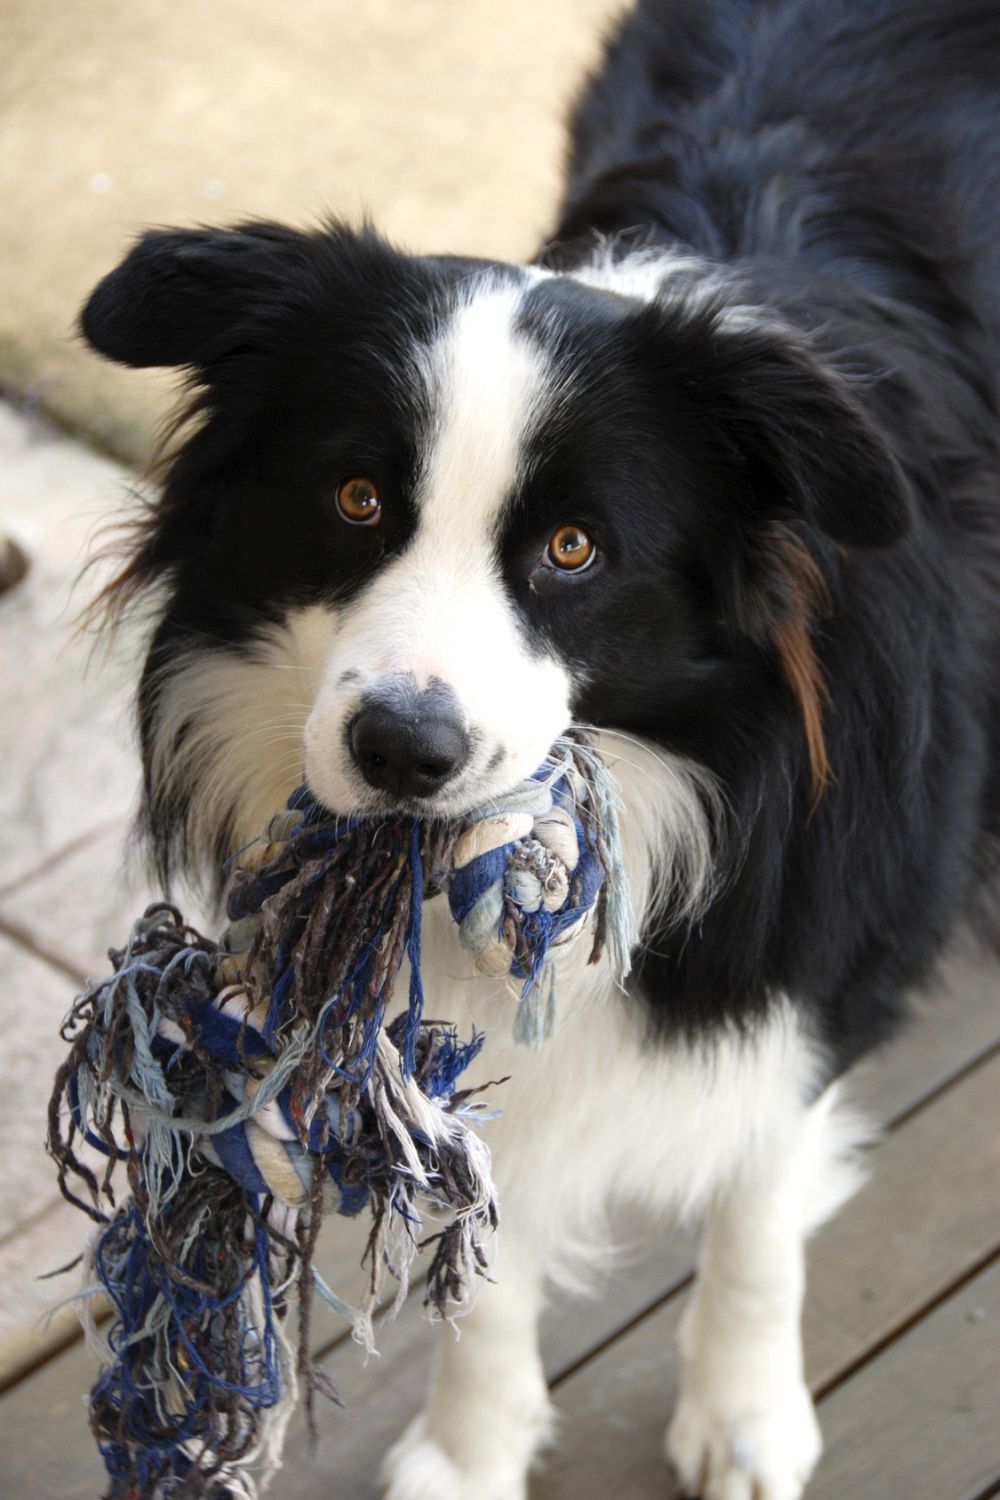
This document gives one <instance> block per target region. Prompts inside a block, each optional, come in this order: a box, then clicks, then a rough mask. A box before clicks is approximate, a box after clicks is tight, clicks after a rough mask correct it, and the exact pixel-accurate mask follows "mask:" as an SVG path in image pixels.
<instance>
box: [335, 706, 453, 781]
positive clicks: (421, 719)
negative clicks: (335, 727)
mask: <svg viewBox="0 0 1000 1500" xmlns="http://www.w3.org/2000/svg"><path fill="white" fill-rule="evenodd" d="M424 697H425V698H426V697H428V695H424ZM348 741H349V744H350V749H351V754H352V755H353V757H354V760H355V762H356V764H357V765H358V767H359V768H360V771H361V774H362V776H363V777H364V778H365V780H366V781H367V782H368V785H369V786H373V787H375V788H377V790H379V791H381V792H392V793H393V794H394V795H395V796H397V797H429V796H430V795H431V794H432V793H433V792H436V791H439V790H440V788H441V787H443V786H444V784H445V782H446V781H449V780H450V779H451V778H452V777H453V776H455V775H457V773H458V772H459V771H460V770H461V769H462V767H463V766H464V765H465V763H466V761H467V760H468V758H469V741H468V736H467V735H466V733H465V730H464V728H463V726H462V723H461V720H460V719H459V718H458V716H457V714H456V713H454V712H452V711H451V710H450V709H449V708H448V707H446V706H444V705H443V704H441V703H440V702H438V701H433V700H432V701H430V702H427V703H426V704H424V703H422V702H421V699H420V698H417V699H416V700H415V701H414V702H412V703H411V704H408V705H407V706H406V707H405V708H402V707H398V708H397V707H394V706H392V705H391V704H387V703H379V702H374V703H370V704H368V705H367V706H366V707H362V709H361V711H360V713H358V714H357V716H356V717H355V719H354V722H353V723H352V725H351V728H350V733H349V735H348Z"/></svg>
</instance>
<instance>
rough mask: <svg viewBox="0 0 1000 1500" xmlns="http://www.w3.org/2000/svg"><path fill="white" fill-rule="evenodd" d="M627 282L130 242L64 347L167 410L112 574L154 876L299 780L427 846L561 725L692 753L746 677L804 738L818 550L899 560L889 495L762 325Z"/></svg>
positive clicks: (868, 451)
mask: <svg viewBox="0 0 1000 1500" xmlns="http://www.w3.org/2000/svg"><path fill="white" fill-rule="evenodd" d="M647 279H649V278H647ZM650 284H651V285H652V281H651V282H650ZM627 285H628V283H627V282H625V281H621V280H616V279H615V277H614V276H610V275H609V276H602V275H600V274H588V273H586V272H584V273H580V274H577V275H573V274H568V275H564V274H555V273H552V272H548V271H544V270H541V269H538V268H523V267H511V266H498V265H492V264H489V263H486V262H481V261H471V260H461V259H455V258H448V257H411V256H406V255H402V254H400V253H398V252H396V251H395V250H393V249H392V248H390V247H389V246H388V245H386V243H385V242H384V241H382V240H381V239H380V238H378V236H376V235H375V234H374V233H371V232H367V231H366V232H361V233H354V232H351V231H348V230H346V229H343V228H341V227H337V226H331V227H328V228H326V229H323V230H321V231H317V232H313V233H303V232H298V231H294V230H290V229H285V228H281V227H279V226H275V225H269V224H251V225H247V226H244V227H241V228H237V229H234V230H229V231H219V230H192V231H157V232H153V233H150V234H147V235H146V236H145V237H144V238H143V239H142V240H141V241H140V242H139V243H138V244H137V245H136V247H135V248H134V249H133V250H132V252H131V253H130V254H129V256H128V257H127V258H126V260H125V261H124V262H123V263H122V265H121V266H119V267H118V268H117V270H115V271H113V272H112V273H111V274H110V275H109V276H108V277H107V278H106V279H105V280H104V281H103V282H102V283H101V285H100V286H99V287H98V288H97V290H96V291H95V293H94V294H93V296H92V297H91V299H90V301H89V303H88V305H87V307H86V309H85V311H84V314H83V319H82V327H83V331H84V333H85V336H86V337H87V339H88V340H89V341H90V343H91V344H92V345H93V346H94V347H95V348H96V349H98V350H99V351H100V352H101V353H103V354H105V355H108V356H109V357H111V358H112V359H116V360H119V361H121V362H122V363H125V364H130V365H135V366H147V365H177V366H186V367H188V368H189V370H190V372H191V375H192V380H193V384H194V390H195V398H194V415H195V419H196V420H195V423H194V425H193V427H192V430H191V435H190V436H189V437H188V438H187V440H186V442H185V443H184V444H183V445H182V446H181V447H180V448H179V450H178V452H177V453H176V456H175V457H174V458H173V459H172V460H171V462H170V465H169V468H168V469H167V472H166V482H165V486H164V489H163V493H162V496H161V497H160V498H159V499H158V500H157V501H156V502H155V504H154V505H153V507H152V509H151V511H150V515H149V519H148V522H147V523H146V525H145V527H144V529H143V530H142V531H141V533H140V535H139V540H138V543H137V547H136V551H135V554H134V556H133V558H132V560H131V562H130V564H129V567H128V568H127V569H126V573H125V575H124V576H125V578H126V580H127V585H126V586H132V587H135V586H145V585H147V584H155V585H159V586H160V588H161V589H162V605H163V612H162V617H161V620H160V624H159V627H158V629H157V631H156V633H155V636H154V639H153V643H152V647H151V651H150V655H149V660H148V662H147V666H146V671H145V675H144V681H143V687H142V692H141V721H142V728H143V740H144V749H145V758H146V769H147V792H148V809H149V821H150V826H151V828H152V831H153V833H154V836H155V838H156V841H157V844H158V847H159V851H160V855H161V863H162V864H163V865H164V866H166V865H168V864H169V863H170V859H171V856H172V855H173V854H179V855H180V856H181V857H182V858H183V859H185V860H187V861H189V862H196V861H198V860H204V859H207V860H208V862H209V864H214V863H215V862H216V861H218V859H219V858H220V857H221V856H222V855H224V854H225V852H227V851H228V849H229V848H231V847H232V846H233V844H234V843H237V842H239V841H240V840H243V839H246V838H248V837H251V836H252V835H253V834H254V833H256V832H257V830H258V827H259V826H260V823H261V822H262V821H263V820H264V819H265V818H266V816H267V815H268V813H269V812H270V811H272V810H273V808H274V806H275V805H280V801H281V798H282V796H283V795H284V793H285V792H287V790H288V789H289V788H290V787H291V786H294V785H295V783H296V782H297V781H298V780H300V779H301V778H302V776H303V773H304V774H305V776H306V777H307V779H308V781H309V782H310V784H311V786H312V788H313V789H314V791H315V792H316V793H317V795H318V796H319V797H320V798H321V799H322V800H323V801H324V802H325V803H327V804H328V805H329V806H330V808H331V809H333V810H335V811H340V812H354V811H372V812H378V811H380V810H387V809H389V808H397V807H404V808H407V809H410V810H419V811H422V812H425V813H429V814H432V815H434V814H441V815H451V814H457V813H461V812H462V811H463V810H465V809H468V808H471V807H473V806H477V805H480V804H482V803H484V802H487V801H488V800H489V799H490V798H491V797H492V796H494V795H496V794H498V793H501V792H503V791H504V790H506V789H507V788H509V787H510V786H511V785H513V784H514V783H515V782H517V781H518V780H520V779H521V778H522V777H524V776H525V775H527V774H529V773H530V772H532V771H533V770H535V769H536V767H537V766H538V765H539V764H540V763H541V762H542V761H543V760H544V758H545V755H546V752H547V750H548V748H549V746H550V743H551V741H552V740H553V738H554V737H555V736H556V735H557V734H558V733H559V732H560V731H561V730H563V729H564V728H565V727H566V726H567V724H569V723H570V722H571V721H573V720H586V721H590V722H593V723H596V724H598V725H604V726H613V727H615V728H617V729H619V730H622V731H624V732H626V733H638V734H640V735H643V736H651V737H652V738H654V739H657V740H659V741H660V742H661V743H663V744H666V745H670V746H673V747H674V748H676V749H678V750H680V751H682V752H683V753H686V754H693V755H701V754H702V753H703V750H704V745H705V743H706V742H708V741H711V739H712V737H715V738H716V739H717V740H720V741H722V740H725V739H726V738H727V737H731V736H732V734H733V733H734V730H733V725H734V724H735V723H736V722H737V721H738V720H743V719H745V718H746V717H747V714H748V713H749V714H750V716H751V717H752V714H753V712H754V708H753V701H752V700H753V694H754V693H755V692H758V691H760V692H765V691H767V690H771V691H773V684H774V680H775V669H776V666H777V669H778V671H779V673H780V671H781V670H782V669H783V670H784V673H785V677H786V679H787V684H788V685H790V687H791V692H792V697H793V698H794V699H795V700H796V701H797V703H798V707H799V710H800V711H801V713H802V715H803V717H805V718H808V715H809V713H810V712H812V713H813V714H814V715H815V713H816V712H818V709H817V702H818V695H819V693H820V691H821V684H820V683H819V675H818V671H817V670H815V662H814V661H813V659H812V657H811V654H810V648H809V628H810V623H811V621H810V618H809V617H810V614H811V612H814V610H815V608H816V605H817V599H818V598H819V596H820V594H821V593H822V583H821V578H820V573H819V566H818V564H817V562H816V557H815V553H816V551H817V549H818V551H819V552H820V553H822V551H823V548H824V547H825V548H827V549H828V550H829V549H830V548H831V546H832V544H839V545H840V546H843V547H848V548H851V547H869V546H878V545H882V544H885V543H887V542H890V541H892V540H894V539H895V538H896V537H897V536H898V535H899V534H901V532H902V531H903V530H904V528H905V526H906V520H907V513H908V502H907V496H906V491H905V485H904V482H903V480H902V478H901V476H900V473H899V471H898V469H897V467H896V465H895V463H894V461H893V459H892V457H891V456H890V454H889V452H888V450H887V449H886V447H885V446H884V445H883V443H882V442H881V440H880V439H879V437H878V436H877V435H876V433H875V431H874V430H873V428H872V427H871V426H870V424H869V423H868V421H867V420H866V418H865V417H864V415H863V414H862V412H861V411H860V409H859V408H858V407H857V406H856V405H855V403H854V402H853V400H852V399H851V397H850V395H849V394H848V392H847V390H846V388H845V387H844V386H843V385H842V384H841V383H840V382H839V381H838V380H837V379H836V378H835V377H834V376H832V375H831V374H830V373H829V372H827V371H825V370H824V369H822V368H821V367H820V366H819V365H818V364H816V363H815V362H813V360H812V359H811V358H810V357H809V356H808V355H807V354H806V353H804V352H803V350H802V349H801V348H800V347H798V346H797V344H796V343H795V342H794V340H792V339H791V338H789V337H788V336H787V335H786V334H785V333H783V332H782V331H781V330H779V329H777V328H775V327H772V326H770V325H769V324H768V322H767V320H766V319H760V320H756V319H754V318H753V317H747V315H746V314H745V313H737V312H734V311H733V309H732V308H731V307H730V306H729V304H728V303H727V299H726V297H725V295H724V293H723V292H719V291H718V290H716V291H713V292H711V293H707V292H706V289H705V285H704V283H703V282H698V281H697V279H695V280H691V279H690V278H687V279H685V278H684V277H680V278H677V279H676V280H675V282H674V283H670V282H669V280H668V282H666V283H664V289H663V290H661V291H660V292H659V293H658V294H657V295H651V296H643V297H639V296H633V295H628V294H627V293H626V292H624V291H623V290H621V288H622V287H626V286H627ZM813 543H815V546H814V545H813ZM789 631H791V632H792V635H790V634H789ZM796 631H798V632H800V636H795V638H794V639H793V635H794V632H796ZM782 632H784V635H783V634H782ZM800 637H801V638H800ZM803 642H804V643H805V644H803ZM796 672H797V673H798V681H797V682H796V681H795V680H793V678H794V676H795V673H796ZM810 674H811V675H810ZM765 684H771V688H770V689H767V688H766V687H765ZM784 691H785V697H786V698H788V696H789V695H788V691H787V686H786V688H785V690H784ZM810 695H811V698H810ZM748 696H749V702H748ZM806 728H807V735H806V740H805V741H804V743H805V744H806V748H807V750H808V754H809V758H810V760H813V759H814V758H815V755H814V751H815V747H814V745H813V744H812V742H811V741H809V738H808V736H809V725H808V723H807V725H806ZM813 733H815V725H813ZM820 743H821V737H820ZM815 753H816V754H818V753H819V752H815ZM709 759H710V757H709ZM820 769H822V768H821V767H820ZM816 770H817V767H816V765H813V772H814V774H815V773H816Z"/></svg>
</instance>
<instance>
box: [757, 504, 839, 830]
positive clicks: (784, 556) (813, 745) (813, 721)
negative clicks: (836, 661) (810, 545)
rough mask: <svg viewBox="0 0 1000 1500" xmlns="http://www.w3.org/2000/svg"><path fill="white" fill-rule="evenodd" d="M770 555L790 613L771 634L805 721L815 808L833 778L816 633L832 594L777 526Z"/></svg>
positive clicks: (776, 622)
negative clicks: (824, 731) (824, 730)
mask: <svg viewBox="0 0 1000 1500" xmlns="http://www.w3.org/2000/svg"><path fill="white" fill-rule="evenodd" d="M768 553H769V557H770V562H771V565H772V567H773V569H774V571H775V573H776V574H777V576H778V578H779V579H780V581H781V585H782V590H783V592H784V594H785V598H786V601H787V605H788V607H789V608H788V613H787V614H785V615H784V616H783V617H781V618H779V619H777V620H772V622H771V623H770V625H769V627H768V634H769V636H770V638H771V642H772V644H773V646H774V649H775V650H776V651H777V653H778V660H779V661H780V662H781V668H782V671H783V672H784V674H785V677H786V679H787V681H788V685H789V687H790V688H791V690H792V692H793V693H794V694H795V701H796V702H797V704H798V706H799V713H800V715H801V717H802V728H803V732H804V734H805V737H806V749H807V752H808V755H809V771H810V776H811V780H812V788H813V806H814V807H815V806H816V805H817V804H818V802H819V800H820V798H821V797H822V795H823V793H824V791H825V790H826V787H827V785H828V783H829V780H830V775H831V771H830V761H829V757H828V756H827V750H826V738H825V736H824V733H823V714H824V710H825V709H826V708H827V707H828V706H829V703H830V690H829V688H828V687H827V684H826V679H825V678H824V676H823V668H822V666H821V665H820V662H819V658H818V657H817V655H816V647H815V645H814V643H813V637H812V629H813V625H814V623H815V621H816V620H817V619H821V618H822V617H823V615H826V614H829V612H830V594H829V590H828V588H827V585H826V579H825V578H824V577H823V574H822V573H821V572H820V569H819V565H818V564H817V563H816V561H815V559H814V558H813V557H812V556H811V554H810V553H809V551H808V550H807V548H806V547H805V545H804V544H803V543H802V542H801V541H799V539H798V537H796V536H793V535H792V534H791V533H790V532H787V531H785V530H784V529H783V528H775V530H774V532H773V534H772V536H771V537H770V538H769V542H768Z"/></svg>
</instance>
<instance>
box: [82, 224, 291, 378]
mask: <svg viewBox="0 0 1000 1500" xmlns="http://www.w3.org/2000/svg"><path fill="white" fill-rule="evenodd" d="M308 243H309V238H308V236H307V235H305V234H303V233H301V232H299V231H297V230H294V229H288V228H285V227H284V226H283V225H280V224H268V223H252V224H244V225H238V226H237V227H236V228H234V229H153V230H149V231H148V232H147V233H146V234H144V235H142V237H141V238H140V239H139V240H137V241H136V243H135V244H134V245H133V246H132V249H131V250H130V251H129V253H128V255H126V257H125V259H124V260H123V261H122V263H121V264H120V265H119V266H117V267H116V268H115V269H114V270H113V271H110V272H109V273H108V275H107V276H105V277H104V280H103V281H101V282H100V283H99V285H98V286H97V287H95V289H94V291H93V292H92V293H91V295H90V297H89V299H88V301H87V303H86V305H85V307H84V309H83V312H82V313H81V314H80V331H81V333H82V334H83V336H84V338H85V339H86V340H87V342H88V343H89V344H90V346H91V348H93V349H96V350H97V351H98V353H99V354H103V355H105V356H106V357H107V358H108V359H113V360H117V361H118V363H119V364H124V365H132V366H134V367H136V368H142V367H146V366H151V365H192V366H201V367H206V366H209V365H211V364H212V362H213V361H214V360H217V359H219V358H221V357H223V356H224V355H225V354H227V353H228V352H230V351H232V350H233V349H236V348H239V347H241V346H244V345H248V344H249V345H251V346H252V345H253V343H254V342H255V340H256V338H257V337H258V336H259V324H260V321H261V314H262V313H266V312H267V310H268V309H270V308H273V307H274V306H275V304H276V303H279V304H280V300H281V298H282V297H283V295H284V294H285V290H286V288H287V286H288V283H289V281H290V278H291V277H292V275H293V274H294V271H295V269H296V263H297V260H299V259H301V257H302V254H303V248H304V247H305V246H307V245H308Z"/></svg>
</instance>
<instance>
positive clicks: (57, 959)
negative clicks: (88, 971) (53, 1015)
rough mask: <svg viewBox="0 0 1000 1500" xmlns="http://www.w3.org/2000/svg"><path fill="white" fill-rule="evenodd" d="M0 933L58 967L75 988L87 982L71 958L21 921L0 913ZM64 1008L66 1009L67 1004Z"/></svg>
mask: <svg viewBox="0 0 1000 1500" xmlns="http://www.w3.org/2000/svg"><path fill="white" fill-rule="evenodd" d="M0 935H2V936H3V937H7V938H10V940H11V942H12V943H17V944H19V946H20V947H22V948H27V950H28V952H29V953H33V954H34V956H35V957H36V958H40V959H41V960H42V962H43V963H46V964H49V965H50V966H51V967H52V968H53V969H58V970H59V972H60V973H61V974H65V975H66V976H67V977H68V978H69V979H71V980H72V981H73V983H74V984H75V985H76V987H77V989H80V988H81V987H82V986H83V985H85V984H86V983H87V977H86V975H85V974H84V973H83V971H82V970H81V969H78V968H77V966H76V964H75V963H74V962H73V960H72V959H71V958H67V956H66V955H65V954H64V953H61V952H60V951H59V949H58V948H54V947H52V946H51V945H50V944H49V943H47V942H45V941H44V940H43V939H42V938H40V937H39V936H38V934H37V933H36V932H33V931H32V929H31V928H30V927H26V926H25V925H24V923H23V922H18V921H16V920H15V919H14V918H13V917H5V916H4V915H3V914H2V913H0ZM66 1008H67V1010H68V1009H69V1006H68V1005H67V1007H66Z"/></svg>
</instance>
